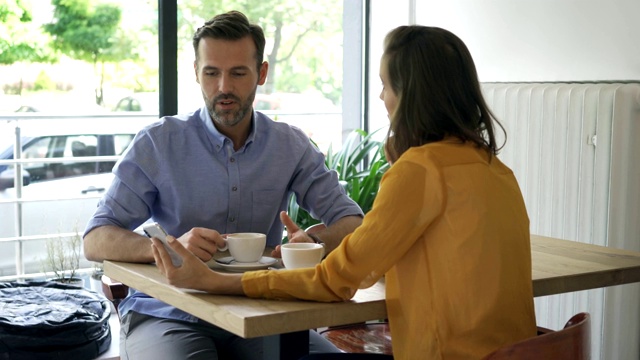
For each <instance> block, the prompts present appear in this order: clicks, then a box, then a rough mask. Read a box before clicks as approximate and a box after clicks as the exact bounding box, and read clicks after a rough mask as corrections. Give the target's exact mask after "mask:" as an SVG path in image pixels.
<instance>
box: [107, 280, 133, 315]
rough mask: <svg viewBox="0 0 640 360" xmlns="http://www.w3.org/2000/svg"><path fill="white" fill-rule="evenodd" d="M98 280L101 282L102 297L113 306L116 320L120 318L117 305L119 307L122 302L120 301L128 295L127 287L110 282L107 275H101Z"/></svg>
mask: <svg viewBox="0 0 640 360" xmlns="http://www.w3.org/2000/svg"><path fill="white" fill-rule="evenodd" d="M100 280H101V281H102V292H103V293H104V296H105V297H106V298H107V299H109V301H111V303H112V304H113V306H114V307H115V308H116V313H117V314H118V318H120V312H119V311H118V305H120V302H122V300H124V298H125V297H127V295H128V294H129V287H128V286H127V285H125V284H122V283H119V282H115V281H113V280H111V278H110V277H108V276H107V275H102V278H101V279H100Z"/></svg>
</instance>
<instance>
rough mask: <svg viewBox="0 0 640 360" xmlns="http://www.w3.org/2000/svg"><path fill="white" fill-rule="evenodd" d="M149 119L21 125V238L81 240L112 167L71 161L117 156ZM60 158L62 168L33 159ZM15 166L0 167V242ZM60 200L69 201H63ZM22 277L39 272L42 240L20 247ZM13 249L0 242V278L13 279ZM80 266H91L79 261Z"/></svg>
mask: <svg viewBox="0 0 640 360" xmlns="http://www.w3.org/2000/svg"><path fill="white" fill-rule="evenodd" d="M156 119H157V118H155V117H153V116H150V117H96V118H74V119H64V120H57V119H56V120H53V119H44V120H33V121H23V122H21V126H20V129H21V135H22V136H21V141H22V158H23V159H34V162H29V163H25V164H24V165H23V174H22V177H23V187H22V196H21V198H22V199H23V201H22V203H21V205H19V206H20V207H21V214H22V217H21V219H22V235H23V236H31V235H45V234H53V235H56V234H63V233H73V232H79V233H80V234H82V232H83V231H84V227H85V226H86V223H87V221H88V219H89V218H90V217H91V215H92V214H93V212H94V210H95V208H96V204H97V202H98V200H99V198H100V196H102V194H104V192H105V191H106V189H107V188H108V186H109V184H110V183H111V181H112V179H113V175H112V174H111V169H112V168H113V166H114V164H115V161H106V162H99V161H95V159H94V160H92V161H74V160H73V158H75V157H86V156H118V155H121V154H122V153H123V152H124V151H125V149H126V148H127V146H128V145H129V143H130V142H131V141H132V140H133V138H134V136H135V134H136V133H137V132H138V131H139V130H140V129H142V127H143V126H145V125H147V124H149V123H150V122H152V121H154V120H156ZM0 145H2V146H3V147H2V148H0V149H3V151H2V152H1V153H0V159H1V160H10V159H13V158H14V156H13V154H14V145H13V144H6V143H4V144H0ZM55 158H64V159H65V161H62V162H55V163H53V162H46V163H42V162H38V161H35V160H36V159H47V160H51V159H55ZM14 174H15V166H14V165H11V164H9V165H7V164H0V201H2V202H1V203H0V213H1V214H2V216H0V238H4V237H14V236H16V235H17V234H18V232H17V231H16V227H17V226H16V215H17V214H18V205H16V204H15V203H11V202H7V200H15V199H16V198H17V196H16V188H15V184H14ZM65 198H75V199H74V200H69V199H66V200H65ZM22 253H23V257H22V259H23V263H24V268H25V273H37V272H41V271H43V270H44V269H43V266H42V264H43V260H44V259H45V257H46V240H29V241H24V242H23V251H22ZM15 264H16V243H15V242H0V276H10V275H15V274H16V266H15ZM82 266H86V267H89V266H91V264H90V263H89V262H87V261H86V260H84V258H83V263H82Z"/></svg>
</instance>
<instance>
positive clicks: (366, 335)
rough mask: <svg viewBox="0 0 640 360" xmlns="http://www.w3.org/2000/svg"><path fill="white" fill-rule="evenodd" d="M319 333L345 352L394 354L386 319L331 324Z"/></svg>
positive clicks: (321, 226) (320, 226)
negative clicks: (339, 324) (337, 324)
mask: <svg viewBox="0 0 640 360" xmlns="http://www.w3.org/2000/svg"><path fill="white" fill-rule="evenodd" d="M325 228H326V225H325V224H323V223H319V224H315V225H311V226H309V227H308V228H307V229H305V231H306V232H307V233H309V234H314V233H317V232H320V231H322V230H324V229H325ZM319 334H320V335H322V336H323V337H324V338H325V339H327V340H329V341H330V342H331V343H332V344H333V345H335V346H336V347H337V348H338V349H340V350H342V351H344V352H348V353H360V354H385V355H393V348H392V346H391V331H390V330H389V323H388V322H387V321H386V320H384V321H381V322H368V323H358V324H349V325H341V326H331V327H328V328H327V329H326V330H323V331H320V332H319Z"/></svg>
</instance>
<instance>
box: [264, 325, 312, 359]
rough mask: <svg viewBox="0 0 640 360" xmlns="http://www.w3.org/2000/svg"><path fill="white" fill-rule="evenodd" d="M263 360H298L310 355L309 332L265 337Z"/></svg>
mask: <svg viewBox="0 0 640 360" xmlns="http://www.w3.org/2000/svg"><path fill="white" fill-rule="evenodd" d="M263 341H264V345H263V350H264V354H263V359H265V360H274V359H280V360H297V359H299V358H300V357H302V356H304V355H307V354H309V330H304V331H296V332H292V333H286V334H280V335H271V336H265V337H264V340H263Z"/></svg>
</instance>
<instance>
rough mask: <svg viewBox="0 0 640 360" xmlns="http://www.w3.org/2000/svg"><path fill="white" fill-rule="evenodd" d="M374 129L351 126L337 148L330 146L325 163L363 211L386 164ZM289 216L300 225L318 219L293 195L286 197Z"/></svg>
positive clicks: (368, 207) (372, 196)
mask: <svg viewBox="0 0 640 360" xmlns="http://www.w3.org/2000/svg"><path fill="white" fill-rule="evenodd" d="M374 134H375V132H373V133H371V134H367V133H366V132H365V131H363V130H354V131H353V132H352V133H351V134H349V136H348V137H347V140H346V141H345V143H344V144H343V146H342V149H340V151H338V152H335V153H334V152H333V151H332V147H331V146H329V149H328V150H327V154H326V156H325V164H326V165H327V167H328V168H329V169H331V170H335V171H336V172H337V173H338V179H339V180H340V182H341V183H342V184H343V186H344V187H345V190H346V191H347V194H348V195H349V197H350V198H351V199H353V201H355V202H356V203H357V204H358V205H359V206H360V208H361V209H362V211H363V212H364V213H365V214H366V213H368V212H369V210H371V207H372V206H373V200H374V199H375V197H376V195H377V193H378V187H379V186H380V180H381V179H382V175H384V173H385V172H386V171H387V169H388V168H389V163H388V162H387V159H386V157H385V155H384V143H383V142H381V141H376V140H373V139H372V136H373V135H374ZM288 213H289V216H290V217H291V218H292V219H293V220H294V221H295V222H296V224H298V226H300V227H301V228H303V229H306V228H307V227H309V226H311V225H314V224H317V223H318V222H319V221H318V220H317V219H314V218H312V217H311V215H309V213H308V212H307V211H305V210H304V209H302V208H300V206H299V205H298V203H297V202H296V197H295V195H292V196H291V198H290V200H289V209H288Z"/></svg>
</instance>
